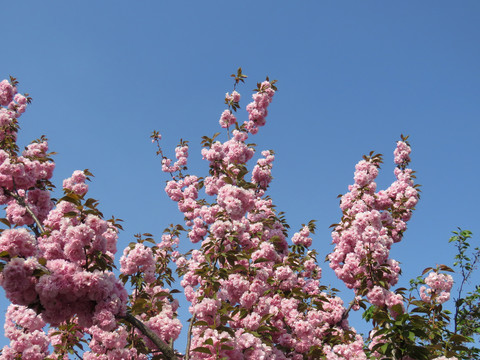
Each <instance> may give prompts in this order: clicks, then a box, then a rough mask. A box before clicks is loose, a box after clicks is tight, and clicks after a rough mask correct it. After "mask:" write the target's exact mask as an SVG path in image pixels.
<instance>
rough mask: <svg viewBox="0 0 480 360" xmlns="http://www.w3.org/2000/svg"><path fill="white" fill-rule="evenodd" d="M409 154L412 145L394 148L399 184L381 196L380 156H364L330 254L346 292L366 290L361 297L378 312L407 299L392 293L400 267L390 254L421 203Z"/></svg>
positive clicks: (344, 199) (401, 143) (345, 199)
mask: <svg viewBox="0 0 480 360" xmlns="http://www.w3.org/2000/svg"><path fill="white" fill-rule="evenodd" d="M409 154H410V147H409V145H408V144H407V143H406V142H405V141H399V142H398V143H397V148H396V149H395V163H396V164H397V168H395V176H396V178H397V180H396V181H395V182H394V183H393V184H392V185H391V186H390V187H389V188H388V189H386V190H381V191H379V192H376V183H375V182H374V180H375V178H376V177H377V175H378V168H379V167H380V163H381V157H380V156H379V155H375V156H371V157H365V159H364V160H362V161H360V162H359V163H358V164H357V165H356V167H355V176H354V179H355V184H353V185H351V186H349V191H350V192H349V193H347V194H345V195H343V196H342V198H341V202H340V208H341V209H342V211H343V217H342V221H341V223H340V224H338V225H337V226H336V227H335V230H334V231H333V233H332V238H333V243H334V244H335V249H334V251H333V252H332V253H331V254H330V255H329V260H330V267H331V268H332V269H333V270H334V271H335V274H336V275H337V276H338V278H340V279H341V280H343V281H344V282H345V284H346V286H347V287H349V288H351V289H354V290H355V291H356V292H359V291H362V292H363V293H362V294H361V295H366V296H367V299H368V300H369V301H370V303H372V304H373V305H376V306H379V307H383V306H387V307H388V308H391V307H392V306H394V305H397V304H401V303H402V297H401V296H400V295H397V294H395V293H393V292H391V291H390V290H389V288H390V287H391V286H393V285H395V284H396V283H397V281H398V276H399V273H400V266H399V264H398V262H397V261H395V260H392V259H390V258H389V255H390V248H391V246H392V244H393V243H396V242H398V241H400V240H401V239H402V235H403V232H404V231H405V230H406V228H407V226H406V223H407V221H408V220H409V219H410V217H411V214H412V210H413V209H414V206H415V205H416V204H417V202H418V191H417V190H416V188H415V186H414V184H413V176H412V175H413V171H412V170H411V169H408V168H407V166H408V162H409V160H410V157H409ZM382 283H383V286H380V284H382ZM365 291H366V293H365Z"/></svg>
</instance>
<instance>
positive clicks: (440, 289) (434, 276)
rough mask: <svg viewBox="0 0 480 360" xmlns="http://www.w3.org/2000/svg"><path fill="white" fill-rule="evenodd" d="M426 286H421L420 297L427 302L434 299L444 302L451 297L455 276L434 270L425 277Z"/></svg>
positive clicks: (440, 302) (439, 302)
mask: <svg viewBox="0 0 480 360" xmlns="http://www.w3.org/2000/svg"><path fill="white" fill-rule="evenodd" d="M425 284H427V285H428V287H429V289H427V288H426V287H425V286H421V287H420V297H421V299H422V300H423V301H425V302H430V301H434V302H436V303H438V304H443V303H444V302H446V301H448V300H449V299H450V290H451V289H452V286H453V278H452V276H451V275H448V274H440V273H437V272H435V271H432V272H431V273H429V274H428V276H427V277H426V278H425Z"/></svg>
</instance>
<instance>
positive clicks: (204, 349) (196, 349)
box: [192, 346, 212, 355]
mask: <svg viewBox="0 0 480 360" xmlns="http://www.w3.org/2000/svg"><path fill="white" fill-rule="evenodd" d="M192 351H196V352H200V353H203V354H210V355H212V352H211V351H210V349H209V348H206V347H203V346H199V347H196V348H195V349H192Z"/></svg>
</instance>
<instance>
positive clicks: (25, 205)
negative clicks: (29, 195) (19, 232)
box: [5, 190, 45, 236]
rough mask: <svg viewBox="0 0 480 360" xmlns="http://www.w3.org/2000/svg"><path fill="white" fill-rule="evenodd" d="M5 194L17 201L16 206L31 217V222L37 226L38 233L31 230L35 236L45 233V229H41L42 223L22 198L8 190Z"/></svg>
mask: <svg viewBox="0 0 480 360" xmlns="http://www.w3.org/2000/svg"><path fill="white" fill-rule="evenodd" d="M5 193H6V194H7V195H8V196H11V197H13V198H14V199H15V200H17V203H18V205H20V206H23V207H24V208H25V210H26V211H27V213H28V214H29V215H30V216H31V217H32V219H33V221H35V224H37V227H38V231H40V232H38V231H37V230H35V229H32V230H33V231H34V232H35V235H37V236H40V234H41V233H43V232H45V229H44V228H43V226H42V223H41V222H40V220H38V218H37V216H36V215H35V214H34V213H33V211H32V209H30V207H29V206H28V205H27V203H26V202H25V199H24V198H23V197H22V196H20V195H18V194H16V193H14V192H13V191H9V190H5Z"/></svg>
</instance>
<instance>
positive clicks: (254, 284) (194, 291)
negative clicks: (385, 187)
mask: <svg viewBox="0 0 480 360" xmlns="http://www.w3.org/2000/svg"><path fill="white" fill-rule="evenodd" d="M274 93H275V91H274V90H273V88H272V86H271V84H270V83H269V82H263V83H262V84H261V85H260V86H259V90H258V92H257V93H256V94H254V95H253V99H254V101H253V102H252V103H250V104H249V105H248V106H247V112H248V114H249V121H247V122H245V123H244V124H243V125H242V126H239V127H237V129H236V130H234V131H233V132H232V137H231V138H230V139H228V140H227V141H225V142H223V143H222V142H220V141H213V139H212V141H211V142H209V143H208V142H207V143H205V144H206V146H205V147H204V148H203V149H202V155H203V158H204V159H205V160H206V161H208V162H209V166H210V176H207V177H205V178H204V179H203V181H202V182H201V179H200V178H198V177H197V176H193V175H186V176H185V175H181V174H179V176H178V177H176V176H173V180H170V181H168V182H167V185H166V187H165V191H166V193H167V194H168V196H169V197H170V198H171V199H172V200H173V201H175V202H177V203H178V208H179V210H180V211H181V212H182V213H183V214H184V216H185V226H186V227H187V231H188V236H189V237H190V239H191V240H192V242H200V241H201V245H202V247H201V249H200V250H193V252H192V254H191V257H190V258H189V259H187V258H185V257H179V258H177V259H176V264H177V267H178V268H179V269H180V271H181V272H182V275H183V278H182V281H181V285H182V286H183V287H184V292H185V295H186V298H187V300H188V301H189V302H191V306H190V312H191V314H192V316H193V318H194V321H195V322H196V324H197V325H196V326H194V327H193V329H192V344H191V349H195V348H203V349H208V350H204V351H191V352H190V358H191V359H192V360H196V359H217V358H219V357H220V358H221V357H222V356H224V357H226V358H228V359H233V360H235V359H238V360H240V359H252V360H253V359H266V358H270V359H278V360H280V359H297V360H300V359H303V358H304V356H311V355H307V354H309V352H311V351H313V350H312V349H315V348H316V349H317V350H316V351H317V352H319V353H322V354H325V355H326V356H327V358H328V359H337V358H344V359H366V357H365V354H364V352H363V350H362V346H363V340H362V339H361V337H360V336H353V337H352V336H350V331H352V330H353V329H352V328H350V327H349V326H348V322H347V321H346V320H345V319H344V318H343V315H344V312H345V308H344V306H343V301H342V300H341V299H340V298H338V297H337V296H332V295H330V294H328V293H326V292H325V291H323V288H322V287H321V285H320V282H319V279H320V277H321V269H320V267H319V266H318V265H317V263H316V259H315V252H313V251H307V250H306V249H308V247H309V246H310V245H311V244H312V239H311V237H310V235H311V231H310V229H309V227H308V226H303V227H302V229H301V230H300V231H299V232H298V233H295V234H294V235H293V238H292V242H293V243H294V245H295V246H297V247H298V249H300V250H298V251H301V252H300V253H298V254H296V255H293V254H290V253H289V251H288V244H287V237H286V228H285V226H284V224H283V223H282V221H281V219H280V218H279V217H278V214H277V213H276V211H275V210H274V205H273V203H272V201H271V200H270V199H269V198H268V197H265V196H264V195H265V192H266V190H267V188H268V186H269V184H270V182H271V179H272V176H271V169H272V163H273V161H274V155H273V152H272V151H263V152H262V156H263V158H260V159H258V160H257V164H256V165H255V166H254V168H253V170H252V174H251V178H250V179H249V180H247V179H246V178H245V177H246V175H247V173H248V172H247V171H246V165H247V163H248V162H249V161H250V160H251V159H252V158H253V155H254V153H255V150H254V148H253V147H252V146H249V145H247V144H246V141H247V139H248V137H249V133H250V134H255V133H257V132H258V129H259V127H260V126H263V125H264V124H265V121H266V119H265V117H266V115H267V107H268V105H269V104H270V102H271V101H272V98H273V95H274ZM239 99H240V94H238V93H237V92H236V91H235V92H234V93H232V95H229V94H227V96H226V103H229V105H232V104H233V103H236V106H237V107H238V101H239ZM235 122H236V117H234V116H233V114H232V113H231V112H230V110H226V111H225V112H224V113H223V114H222V117H221V119H220V125H221V126H222V127H224V128H226V127H228V126H230V125H233V124H234V123H235ZM237 125H238V124H237ZM162 156H163V153H162ZM166 170H167V169H164V171H166ZM167 171H168V170H167ZM168 172H169V171H168ZM202 186H204V187H205V193H206V195H208V196H210V197H213V198H214V199H215V201H214V202H213V203H208V202H207V201H206V200H205V199H200V198H199V190H200V189H201V187H202ZM131 251H133V249H132V250H131ZM304 252H306V253H304ZM142 263H143V262H142ZM222 274H225V275H222ZM214 289H218V290H214ZM294 293H295V294H303V295H302V296H290V297H285V295H284V294H294ZM320 299H321V300H320ZM315 301H318V302H321V303H322V305H321V307H317V306H315V305H313V302H315ZM225 313H226V314H229V315H228V317H224V316H222V315H221V314H225ZM255 333H256V334H257V335H254V334H255ZM347 334H348V335H347ZM332 336H334V337H337V338H338V339H339V340H338V341H339V344H338V345H332V346H326V345H325V341H326V339H328V338H330V337H332ZM266 338H269V339H271V340H270V341H273V343H269V342H268V341H265V339H266ZM342 343H343V345H341V344H342ZM274 344H276V345H275V346H274ZM280 349H282V350H280Z"/></svg>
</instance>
